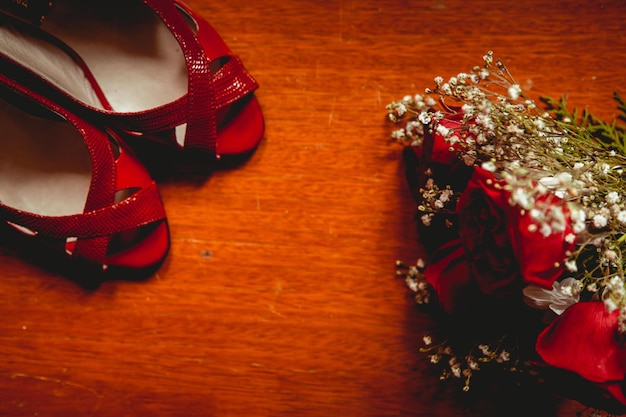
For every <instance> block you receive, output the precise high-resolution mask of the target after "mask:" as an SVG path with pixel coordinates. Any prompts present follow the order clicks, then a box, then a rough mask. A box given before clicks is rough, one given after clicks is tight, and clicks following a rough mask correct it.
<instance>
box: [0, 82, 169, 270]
mask: <svg viewBox="0 0 626 417" xmlns="http://www.w3.org/2000/svg"><path fill="white" fill-rule="evenodd" d="M0 126H1V129H2V140H1V141H0V222H1V223H3V227H6V226H7V225H8V227H10V228H12V229H14V230H15V231H17V232H19V233H20V234H23V235H25V236H27V239H29V241H31V242H32V239H34V240H35V241H36V242H37V243H40V244H42V245H36V246H45V247H50V248H52V249H54V250H56V251H57V252H58V253H60V254H63V253H65V254H66V255H64V256H69V257H71V258H72V259H74V260H76V261H80V262H78V263H79V264H81V265H82V264H85V263H88V264H91V265H99V266H101V267H102V268H103V269H108V268H109V267H111V269H113V268H112V267H118V268H120V269H129V270H133V271H136V270H138V269H151V268H156V267H158V266H159V265H160V263H161V261H162V260H163V259H164V258H165V256H166V254H167V252H168V249H169V233H168V227H167V221H166V216H165V210H164V208H163V205H162V203H161V199H160V196H159V193H158V190H157V186H156V184H155V182H154V181H153V180H152V179H151V178H150V176H149V175H148V173H147V171H146V170H145V168H144V167H143V166H142V165H141V164H140V163H139V162H138V161H137V160H136V159H135V158H134V157H133V155H132V154H131V153H130V152H129V150H128V149H127V147H126V146H125V145H124V143H122V142H121V141H119V138H117V137H116V136H115V135H114V134H113V133H112V132H108V131H104V130H101V129H99V128H97V127H95V126H94V125H92V124H90V123H87V122H85V121H84V120H83V119H81V118H79V117H77V116H76V115H74V114H73V113H71V112H70V111H68V110H66V109H64V108H63V107H62V106H59V105H58V104H56V103H54V102H52V101H51V100H49V99H47V98H44V97H42V96H41V95H39V94H38V93H35V92H33V91H32V90H30V89H29V88H27V87H25V86H23V85H21V84H19V83H17V82H16V81H15V80H12V79H10V78H8V77H6V76H5V75H0ZM8 227H6V228H7V230H8ZM32 243H34V242H32ZM29 247H30V246H29Z"/></svg>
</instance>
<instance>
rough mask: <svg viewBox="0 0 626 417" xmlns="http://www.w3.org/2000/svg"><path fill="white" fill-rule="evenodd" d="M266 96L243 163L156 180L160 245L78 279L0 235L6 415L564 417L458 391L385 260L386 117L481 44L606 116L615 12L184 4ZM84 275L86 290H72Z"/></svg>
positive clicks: (338, 2)
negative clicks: (129, 271) (94, 276)
mask: <svg viewBox="0 0 626 417" xmlns="http://www.w3.org/2000/svg"><path fill="white" fill-rule="evenodd" d="M188 4H189V5H190V6H192V7H193V8H194V9H195V10H197V11H198V13H200V14H201V15H202V16H204V17H205V18H206V19H208V20H209V22H210V23H211V24H212V25H213V26H214V27H215V28H216V29H217V30H218V32H219V33H220V34H221V35H222V36H223V38H224V39H225V41H226V42H227V43H228V45H229V46H230V47H231V49H232V50H233V51H234V52H235V53H237V54H238V55H239V56H240V57H241V58H242V60H243V61H244V62H245V64H246V66H247V68H248V69H249V70H250V72H251V73H252V74H253V75H254V76H255V77H256V78H257V80H258V81H259V83H260V85H261V88H260V90H259V91H258V98H259V101H260V102H261V105H262V107H263V109H264V113H265V118H266V124H267V126H266V135H265V138H264V140H263V143H262V144H261V146H260V147H259V149H258V150H257V151H256V152H255V153H254V154H253V155H252V156H251V157H250V158H249V159H248V160H246V161H244V162H242V163H240V164H237V165H234V166H229V167H227V168H226V167H225V168H224V169H219V170H217V171H215V172H213V173H212V174H211V175H209V176H207V177H201V178H198V176H194V177H189V176H181V175H173V176H169V177H167V178H163V179H161V180H160V189H161V193H162V197H163V200H164V203H165V206H166V210H167V213H168V219H169V224H170V228H171V237H172V247H171V252H170V254H169V256H168V258H167V260H166V261H165V263H164V265H163V266H162V267H161V268H160V269H159V270H158V272H156V273H155V274H154V275H153V276H151V277H149V278H148V279H145V280H138V281H132V280H126V279H114V280H110V281H106V282H103V283H101V284H100V285H98V286H92V287H88V286H84V285H80V284H79V283H78V282H76V280H74V279H72V278H70V277H68V276H67V275H66V274H65V273H63V272H62V271H59V270H58V269H55V268H51V267H50V266H49V265H47V264H42V263H41V262H37V261H34V260H33V259H31V257H29V256H26V255H24V254H22V252H21V251H18V250H16V249H14V248H13V247H12V244H11V242H10V241H9V242H4V244H3V246H2V248H1V249H0V265H1V269H0V415H1V416H42V417H43V416H115V417H126V416H139V417H143V416H189V417H191V416H201V417H202V416H220V417H221V416H300V417H308V416H311V417H321V416H355V417H360V416H363V417H365V416H371V417H377V416H420V417H430V416H476V417H478V416H481V417H489V416H528V415H533V416H567V417H575V415H576V412H578V411H582V410H583V409H584V407H582V406H581V405H580V404H579V403H577V402H576V401H571V400H562V399H560V398H558V397H556V396H553V395H551V394H550V393H546V392H542V391H541V390H535V389H532V388H527V387H526V388H524V387H522V388H516V387H511V389H507V390H504V392H502V393H500V394H499V395H478V394H476V393H475V394H471V395H467V394H462V393H461V392H460V391H459V390H458V389H457V388H451V386H449V385H446V384H442V383H440V382H439V381H438V380H437V373H436V372H434V370H433V369H432V368H431V366H430V365H429V363H428V361H427V360H426V358H425V357H424V356H423V355H422V354H420V353H419V351H418V350H419V348H420V346H422V341H421V337H422V335H423V333H424V332H425V331H426V330H427V329H428V328H429V326H430V324H431V323H430V322H429V319H428V317H427V316H425V315H423V314H422V313H421V312H419V311H418V310H417V309H416V308H415V306H414V303H413V301H412V300H411V297H410V296H409V294H408V293H407V290H406V289H405V287H404V284H403V282H402V281H401V280H398V279H396V278H395V276H394V274H395V265H394V264H395V261H396V259H404V260H406V261H407V262H413V261H414V260H415V259H417V258H418V257H419V256H420V255H421V253H422V250H421V249H420V246H419V245H418V243H417V235H416V232H415V230H414V227H413V219H412V216H413V214H414V207H413V203H412V200H411V197H410V195H409V193H408V190H407V189H406V186H405V182H404V177H403V173H402V169H403V167H402V163H401V149H400V148H398V147H397V146H395V145H393V144H391V143H390V141H389V139H388V138H389V134H390V132H391V130H392V129H393V126H391V125H390V124H389V123H388V122H387V121H386V111H385V106H386V104H387V103H389V102H390V101H392V100H394V99H399V98H402V97H403V96H404V95H406V94H414V93H417V92H421V91H423V89H424V88H425V87H428V86H431V84H432V79H433V77H434V76H436V75H441V76H444V77H449V76H451V75H455V74H456V73H458V72H460V71H467V70H469V69H471V67H472V66H474V65H476V64H480V62H481V57H482V55H483V54H484V53H485V52H487V51H488V50H493V51H494V52H495V54H496V55H498V56H499V57H501V58H502V60H503V61H504V63H505V64H506V65H507V66H508V67H509V69H510V70H511V72H512V73H513V74H514V76H515V77H516V78H517V80H518V81H519V82H520V84H521V85H522V86H523V87H524V88H525V89H526V90H527V91H528V92H529V94H530V95H531V96H532V97H534V98H538V97H539V96H541V95H550V96H553V97H559V96H561V95H567V96H568V102H569V103H570V105H571V106H572V107H580V108H584V107H587V108H589V109H590V110H592V111H593V112H595V113H596V114H598V115H600V116H602V117H605V118H612V117H614V116H615V115H616V114H617V112H616V108H615V102H614V101H613V100H612V98H611V97H612V93H613V91H614V90H621V91H622V92H623V93H624V94H626V71H625V69H626V38H625V36H626V30H625V29H626V23H625V22H626V20H625V19H624V17H625V16H626V2H624V1H623V0H598V1H582V0H561V1H547V0H525V1H517V2H515V1H496V0H491V1H490V0H482V1H471V0H470V1H461V0H419V1H414V0H404V1H399V0H396V1H391V0H387V1H373V0H361V1H348V0H325V1H319V0H317V1H313V0H290V1H284V0H256V1H255V2H240V1H230V2H229V1H226V2H217V1H211V2H210V1H207V0H188ZM82 278H83V279H87V280H88V278H89V277H88V276H83V277H82Z"/></svg>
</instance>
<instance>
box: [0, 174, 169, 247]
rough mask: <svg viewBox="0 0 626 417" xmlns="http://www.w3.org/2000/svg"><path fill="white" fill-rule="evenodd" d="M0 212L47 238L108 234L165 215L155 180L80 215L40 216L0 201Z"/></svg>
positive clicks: (80, 237)
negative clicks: (112, 203) (114, 201)
mask: <svg viewBox="0 0 626 417" xmlns="http://www.w3.org/2000/svg"><path fill="white" fill-rule="evenodd" d="M0 211H1V212H2V217H3V219H4V220H6V221H8V222H11V223H14V224H17V225H19V226H23V227H25V228H27V229H29V230H32V231H33V232H35V233H42V234H45V235H46V236H48V237H51V238H66V237H77V238H78V239H89V238H94V237H100V236H108V235H113V234H115V233H119V232H123V231H126V230H132V229H135V228H137V227H139V226H142V225H146V224H149V223H153V222H156V221H159V220H163V219H164V218H165V210H164V208H163V206H162V205H161V204H160V197H159V193H158V190H157V186H156V184H155V183H152V184H150V185H149V186H147V187H145V188H143V189H142V190H139V191H137V192H136V193H135V194H133V195H132V196H130V197H129V198H127V199H125V200H123V201H121V202H119V203H117V204H114V205H112V206H108V207H104V208H101V209H99V210H93V211H89V212H85V213H82V214H73V215H68V216H41V215H38V214H34V213H28V212H25V211H21V210H17V209H14V208H12V207H9V206H6V205H3V204H0ZM138 219H141V222H138Z"/></svg>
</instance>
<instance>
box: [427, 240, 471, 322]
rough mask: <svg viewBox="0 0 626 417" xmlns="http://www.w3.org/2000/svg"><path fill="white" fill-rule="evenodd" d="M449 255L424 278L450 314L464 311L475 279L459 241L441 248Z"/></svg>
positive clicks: (428, 271) (429, 270)
mask: <svg viewBox="0 0 626 417" xmlns="http://www.w3.org/2000/svg"><path fill="white" fill-rule="evenodd" d="M440 251H442V252H443V253H446V252H447V254H446V255H445V256H443V257H442V258H441V259H439V260H438V261H437V262H435V263H433V264H431V265H429V266H428V267H427V268H426V269H425V270H424V276H425V277H426V279H427V280H428V282H429V283H430V284H431V285H432V286H433V288H435V291H436V292H437V296H438V297H439V302H440V303H441V305H442V306H443V309H444V311H445V312H446V313H448V314H453V313H455V312H458V311H463V310H464V309H465V307H466V305H467V304H468V303H469V302H470V301H471V299H472V294H473V290H472V288H473V287H474V283H473V279H472V275H471V272H470V270H469V266H468V264H467V261H466V260H465V254H464V250H463V246H462V244H461V242H460V241H459V240H454V241H452V242H449V243H448V244H446V245H444V246H443V247H442V248H440Z"/></svg>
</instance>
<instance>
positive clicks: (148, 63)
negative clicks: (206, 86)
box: [42, 0, 187, 112]
mask: <svg viewBox="0 0 626 417" xmlns="http://www.w3.org/2000/svg"><path fill="white" fill-rule="evenodd" d="M42 29H43V30H45V31H47V32H49V33H51V34H52V35H54V36H56V37H57V38H59V39H61V40H62V41H63V42H65V43H66V44H67V45H69V46H70V47H71V48H72V49H73V50H75V51H76V52H77V53H78V54H79V55H80V56H81V57H82V59H83V60H84V61H85V63H86V64H87V66H88V67H89V69H90V70H91V72H92V73H93V75H94V76H95V78H96V80H97V81H98V84H99V85H100V87H101V88H102V90H103V92H104V94H105V96H106V97H107V99H108V101H109V103H110V104H111V106H112V107H113V109H115V110H116V111H118V112H134V111H140V110H146V109H150V108H154V107H157V106H161V105H163V104H166V103H169V102H171V101H174V100H176V99H178V98H180V97H181V96H183V95H184V94H185V93H186V92H187V67H186V64H185V59H184V56H183V54H182V51H181V48H180V45H179V44H178V42H177V41H176V39H175V38H174V36H173V35H172V33H171V32H170V30H169V29H168V28H167V26H165V24H164V23H163V22H162V21H161V19H160V18H159V17H158V16H157V15H156V14H155V13H154V11H153V10H152V9H151V8H150V7H149V6H147V5H145V4H144V3H143V2H139V1H128V0H124V1H122V0H108V1H106V2H92V1H90V2H85V1H84V0H66V1H62V2H57V3H56V4H55V7H54V8H53V9H52V11H51V12H50V14H49V16H48V17H47V18H46V20H45V21H44V24H43V26H42Z"/></svg>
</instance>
